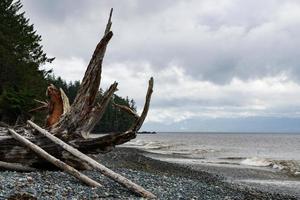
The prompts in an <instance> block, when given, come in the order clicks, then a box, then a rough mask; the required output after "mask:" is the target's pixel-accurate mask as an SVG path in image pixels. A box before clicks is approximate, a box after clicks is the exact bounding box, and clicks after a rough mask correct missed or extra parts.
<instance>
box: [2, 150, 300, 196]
mask: <svg viewBox="0 0 300 200" xmlns="http://www.w3.org/2000/svg"><path fill="white" fill-rule="evenodd" d="M144 154H145V152H144V151H142V150H139V149H134V148H124V147H120V148H116V149H115V150H113V151H112V152H110V153H107V154H97V155H93V156H92V157H93V158H95V159H96V160H99V161H100V163H102V164H104V165H105V166H107V167H109V168H110V169H112V170H114V171H116V172H118V173H120V174H122V175H124V176H126V177H128V178H129V179H130V180H132V181H133V182H136V183H137V184H140V185H141V186H143V187H145V189H147V190H149V191H151V192H153V193H154V194H155V195H157V197H158V198H159V199H226V198H227V199H297V198H299V197H296V196H288V195H286V194H284V193H282V192H280V193H275V192H274V191H261V190H258V189H257V188H256V187H250V186H246V185H244V184H236V183H231V182H228V181H226V178H225V177H224V176H223V175H222V174H220V173H216V174H213V173H211V172H209V171H207V170H205V169H204V168H198V169H196V168H194V167H192V166H184V165H180V164H174V163H168V162H164V161H159V160H155V159H152V158H149V157H147V156H145V155H144ZM84 173H85V174H87V175H88V176H90V177H92V178H94V179H95V180H98V181H99V182H100V183H101V184H103V185H104V187H102V188H97V189H95V188H90V187H87V186H85V185H83V184H81V183H80V182H79V181H78V180H75V179H74V178H73V177H71V176H69V175H67V174H65V173H63V172H60V171H38V172H30V173H20V172H8V171H0V199H6V198H8V197H10V196H12V195H14V194H21V193H24V192H25V193H26V194H27V195H31V196H32V199H34V198H37V199H49V197H50V199H72V198H75V199H120V198H121V199H128V198H130V199H140V197H137V196H135V195H134V194H133V193H131V192H130V191H128V190H127V189H126V188H124V187H122V186H120V185H118V184H117V183H115V182H114V181H112V180H110V179H108V178H106V177H104V176H103V175H101V174H99V173H98V172H95V171H84Z"/></svg>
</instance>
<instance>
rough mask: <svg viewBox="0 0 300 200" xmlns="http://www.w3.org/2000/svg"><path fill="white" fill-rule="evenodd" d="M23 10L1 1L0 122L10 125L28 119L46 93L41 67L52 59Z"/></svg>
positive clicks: (19, 6) (13, 4) (9, 1)
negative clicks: (29, 112) (36, 102)
mask: <svg viewBox="0 0 300 200" xmlns="http://www.w3.org/2000/svg"><path fill="white" fill-rule="evenodd" d="M21 7H22V5H21V3H20V1H13V0H1V1H0V120H3V121H6V122H8V123H13V122H14V121H15V120H16V118H17V117H18V116H22V117H23V118H25V117H26V116H27V115H28V114H27V112H28V110H29V109H30V108H32V105H33V99H34V98H38V97H40V96H41V95H42V94H44V92H45V87H46V85H47V82H46V80H45V78H44V76H45V74H46V73H47V72H46V71H43V70H39V66H40V65H42V64H44V63H46V62H51V61H52V60H53V59H49V58H47V56H46V54H45V53H44V52H43V50H42V46H41V45H40V41H41V36H39V35H38V34H36V32H35V30H34V27H33V25H32V24H29V20H28V19H26V18H25V17H24V12H23V13H20V9H21Z"/></svg>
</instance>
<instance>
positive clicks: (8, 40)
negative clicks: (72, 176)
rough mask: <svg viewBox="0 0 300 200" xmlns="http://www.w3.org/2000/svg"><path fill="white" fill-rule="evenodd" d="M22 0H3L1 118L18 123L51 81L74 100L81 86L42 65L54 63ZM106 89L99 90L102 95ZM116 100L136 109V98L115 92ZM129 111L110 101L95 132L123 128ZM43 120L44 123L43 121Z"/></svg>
mask: <svg viewBox="0 0 300 200" xmlns="http://www.w3.org/2000/svg"><path fill="white" fill-rule="evenodd" d="M21 8H22V4H21V2H20V1H14V0H1V1H0V121H4V122H6V123H8V124H13V123H15V121H16V119H17V118H21V119H22V120H23V121H25V120H26V119H28V118H30V117H31V116H32V115H33V114H32V113H29V112H28V111H29V110H30V109H32V108H34V107H35V106H36V103H35V102H34V101H33V99H41V100H42V99H43V98H44V97H45V90H46V88H47V86H48V85H49V84H50V83H53V84H54V85H55V86H57V87H60V88H62V89H63V90H64V91H65V93H66V94H67V96H68V97H69V99H70V102H72V101H73V100H74V98H75V96H76V93H77V90H78V88H79V86H80V82H79V81H75V82H70V83H67V82H66V81H64V80H63V79H62V78H60V77H55V76H54V75H53V74H52V71H51V70H50V71H46V70H41V69H40V68H39V67H40V66H42V65H43V64H46V63H51V62H52V61H53V60H54V58H49V57H47V55H46V53H44V51H43V47H42V45H41V44H40V42H41V36H40V35H38V34H37V33H36V31H35V30H34V26H33V24H30V23H29V19H27V18H26V17H25V16H24V12H21V11H20V9H21ZM102 94H103V91H102V90H100V91H99V99H100V98H101V95H102ZM113 101H115V103H118V104H122V105H127V106H129V107H131V108H132V109H136V107H135V102H134V100H129V98H128V97H126V98H122V97H119V96H117V95H114V98H113ZM34 115H35V117H36V119H44V118H45V115H46V113H35V114H34ZM133 120H134V119H133V118H132V117H131V116H128V114H127V113H123V112H122V111H120V110H118V109H116V108H115V107H114V106H113V105H112V102H110V104H109V106H108V108H107V110H106V112H105V114H104V116H103V118H102V120H101V121H100V122H99V124H97V126H96V127H95V130H94V132H110V131H124V130H126V129H127V128H128V127H129V126H130V124H131V123H132V122H133ZM40 123H42V122H41V121H40Z"/></svg>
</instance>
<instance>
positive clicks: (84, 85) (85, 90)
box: [51, 9, 116, 138]
mask: <svg viewBox="0 0 300 200" xmlns="http://www.w3.org/2000/svg"><path fill="white" fill-rule="evenodd" d="M112 11H113V10H112V9H111V11H110V15H109V19H108V23H107V25H106V29H105V32H104V36H103V38H102V39H101V40H100V42H99V43H98V45H97V47H96V49H95V51H94V53H93V56H92V58H91V60H90V63H89V65H88V67H87V70H86V72H85V75H84V77H83V80H82V82H81V85H80V87H79V90H78V93H77V95H76V97H75V100H74V102H73V104H72V105H71V108H70V112H68V113H66V114H65V115H64V116H62V118H61V119H60V121H59V122H58V123H57V124H55V125H54V126H53V127H52V130H51V132H52V133H54V134H58V135H59V134H61V133H64V137H68V138H76V137H83V138H85V137H87V136H88V134H89V132H87V131H90V130H92V129H93V126H94V125H95V123H88V121H89V119H91V117H93V116H94V114H97V112H96V113H94V110H97V109H98V108H97V106H96V107H95V104H96V95H97V93H98V91H99V86H100V80H101V71H102V61H103V58H104V55H105V51H106V47H107V44H108V42H109V41H110V39H111V38H112V36H113V33H112V31H110V28H111V25H112V22H111V17H112ZM115 84H116V83H115ZM102 106H104V105H102ZM104 109H105V107H103V108H102V110H104ZM93 121H94V120H93ZM88 125H90V127H87V126H88ZM83 127H84V128H83Z"/></svg>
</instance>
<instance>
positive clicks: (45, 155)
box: [8, 129, 101, 187]
mask: <svg viewBox="0 0 300 200" xmlns="http://www.w3.org/2000/svg"><path fill="white" fill-rule="evenodd" d="M8 131H9V132H10V134H11V135H12V137H13V138H14V139H16V140H17V141H19V142H21V143H22V144H23V145H25V146H26V147H28V148H29V149H31V150H32V151H34V152H35V153H36V154H38V155H39V156H41V157H42V158H44V159H45V160H47V161H49V162H50V163H52V164H53V165H55V166H56V167H58V168H60V169H62V170H64V171H66V172H67V173H68V174H71V175H72V176H74V177H76V178H77V179H79V180H81V181H82V182H84V183H85V184H87V185H89V186H92V187H101V184H100V183H98V182H96V181H94V180H92V179H90V178H89V177H87V176H86V175H84V174H82V173H80V172H79V171H77V170H76V169H74V168H73V167H71V166H69V165H67V164H66V163H64V162H62V161H60V160H59V159H57V158H55V157H53V156H51V155H50V154H48V153H47V152H46V151H44V150H43V149H42V148H40V147H39V146H37V145H35V144H33V143H32V142H30V141H29V140H27V139H26V138H24V137H22V136H21V135H19V134H18V133H17V132H15V131H14V130H12V129H8Z"/></svg>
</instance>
